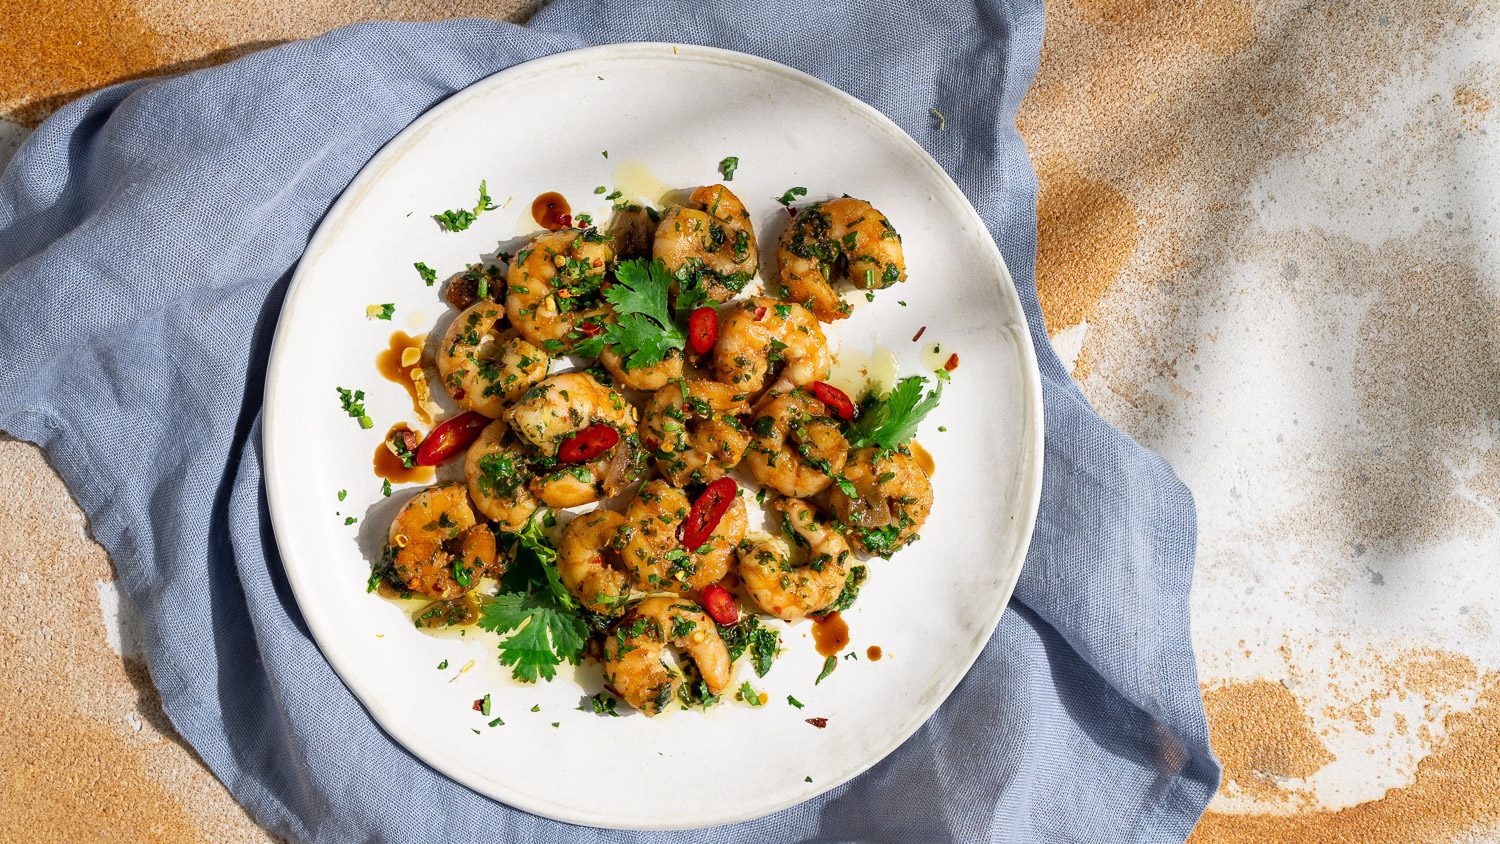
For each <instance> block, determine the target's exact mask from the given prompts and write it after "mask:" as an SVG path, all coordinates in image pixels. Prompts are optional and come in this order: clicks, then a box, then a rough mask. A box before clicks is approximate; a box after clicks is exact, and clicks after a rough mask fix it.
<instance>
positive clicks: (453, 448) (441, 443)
mask: <svg viewBox="0 0 1500 844" xmlns="http://www.w3.org/2000/svg"><path fill="white" fill-rule="evenodd" d="M490 421H491V420H490V418H489V417H488V416H485V415H484V414H483V413H475V412H474V411H472V410H471V411H469V412H468V413H461V414H459V415H457V416H455V417H453V418H452V419H449V420H448V421H447V422H444V423H443V424H441V425H439V426H437V427H436V428H433V429H432V433H430V434H428V435H427V439H425V440H422V444H421V445H420V446H417V465H418V466H437V465H439V464H442V463H445V462H447V460H448V458H450V457H452V456H453V455H455V454H457V453H458V452H460V451H462V450H464V449H466V448H468V447H469V443H472V442H474V440H476V439H478V438H479V432H480V431H483V430H484V426H486V425H488V424H490Z"/></svg>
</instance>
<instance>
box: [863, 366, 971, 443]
mask: <svg viewBox="0 0 1500 844" xmlns="http://www.w3.org/2000/svg"><path fill="white" fill-rule="evenodd" d="M945 380H947V379H946V377H945V376H944V375H939V376H938V379H937V386H936V387H935V388H934V389H933V390H932V391H931V392H928V393H927V394H926V396H925V397H924V396H923V395H922V390H923V388H924V387H925V386H926V385H927V379H925V378H923V377H922V376H920V375H913V376H911V377H909V378H902V379H901V381H900V382H899V383H897V384H896V388H895V389H894V390H891V392H890V394H888V395H886V396H882V397H875V396H873V395H872V396H870V397H868V398H866V399H865V401H864V402H863V405H864V406H863V407H862V408H861V412H860V416H859V419H858V421H856V422H855V423H854V425H853V426H852V428H851V430H850V432H849V445H851V446H853V447H854V448H863V447H865V446H877V447H879V448H883V449H887V450H890V449H895V448H898V447H900V446H902V445H905V444H906V443H907V442H909V441H911V438H912V437H913V436H915V435H916V433H917V425H919V424H921V422H922V419H923V418H924V417H926V416H927V414H929V413H931V412H932V411H933V409H934V408H936V407H937V405H938V399H940V398H942V395H943V381H945Z"/></svg>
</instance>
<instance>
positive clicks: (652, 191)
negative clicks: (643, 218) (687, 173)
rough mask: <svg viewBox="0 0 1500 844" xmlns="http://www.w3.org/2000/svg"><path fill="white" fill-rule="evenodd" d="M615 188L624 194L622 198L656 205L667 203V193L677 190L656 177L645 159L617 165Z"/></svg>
mask: <svg viewBox="0 0 1500 844" xmlns="http://www.w3.org/2000/svg"><path fill="white" fill-rule="evenodd" d="M614 188H615V190H617V191H619V192H620V193H621V194H622V196H621V199H633V200H636V201H637V202H645V203H647V204H649V205H655V206H662V205H665V204H667V203H666V197H667V194H670V193H672V192H673V191H674V190H676V189H675V188H673V187H672V186H671V185H669V184H667V183H666V182H663V181H662V180H661V179H658V178H656V174H655V173H652V172H651V168H650V167H647V166H646V162H644V161H622V162H620V163H619V165H617V166H616V167H615V178H614Z"/></svg>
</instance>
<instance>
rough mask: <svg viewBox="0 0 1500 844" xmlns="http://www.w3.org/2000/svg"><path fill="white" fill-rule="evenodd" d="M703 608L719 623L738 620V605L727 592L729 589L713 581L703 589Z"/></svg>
mask: <svg viewBox="0 0 1500 844" xmlns="http://www.w3.org/2000/svg"><path fill="white" fill-rule="evenodd" d="M702 602H703V610H704V611H705V612H707V613H708V614H709V615H710V616H712V617H713V620H714V621H717V622H719V623H720V624H733V623H735V622H736V621H739V620H740V605H739V603H738V602H736V601H735V600H734V596H733V595H731V594H729V590H728V589H725V588H724V587H722V586H720V585H719V584H717V583H715V584H713V585H712V586H708V587H705V588H704V590H703V598H702Z"/></svg>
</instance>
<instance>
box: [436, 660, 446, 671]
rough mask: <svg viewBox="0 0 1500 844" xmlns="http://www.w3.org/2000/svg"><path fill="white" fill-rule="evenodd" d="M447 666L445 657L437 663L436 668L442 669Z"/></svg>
mask: <svg viewBox="0 0 1500 844" xmlns="http://www.w3.org/2000/svg"><path fill="white" fill-rule="evenodd" d="M447 667H448V660H446V659H445V660H443V661H442V662H439V663H438V668H437V670H439V671H442V670H443V669H444V668H447Z"/></svg>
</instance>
